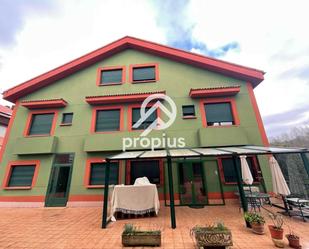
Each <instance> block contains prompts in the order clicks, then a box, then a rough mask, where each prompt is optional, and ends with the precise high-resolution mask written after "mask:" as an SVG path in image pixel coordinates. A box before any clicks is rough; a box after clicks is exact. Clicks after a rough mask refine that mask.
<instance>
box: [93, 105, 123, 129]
mask: <svg viewBox="0 0 309 249" xmlns="http://www.w3.org/2000/svg"><path fill="white" fill-rule="evenodd" d="M119 129H120V110H119V109H116V110H99V111H97V117H96V126H95V131H117V130H119Z"/></svg>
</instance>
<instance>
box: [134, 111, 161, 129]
mask: <svg viewBox="0 0 309 249" xmlns="http://www.w3.org/2000/svg"><path fill="white" fill-rule="evenodd" d="M150 108H151V107H146V108H145V109H146V110H145V112H147V111H149V110H150ZM140 118H141V108H133V109H132V126H133V125H134V124H135V123H137V121H138V120H139V119H140ZM156 119H157V112H156V111H154V112H153V113H151V114H150V115H149V116H148V118H147V119H146V120H144V122H143V123H141V125H140V126H139V127H138V128H132V129H135V130H142V129H146V128H147V127H148V126H149V125H151V124H152V123H153V121H155V120H156Z"/></svg>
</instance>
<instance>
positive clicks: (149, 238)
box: [122, 224, 161, 246]
mask: <svg viewBox="0 0 309 249" xmlns="http://www.w3.org/2000/svg"><path fill="white" fill-rule="evenodd" d="M122 244H123V245H124V246H160V245H161V231H160V230H147V231H142V230H139V229H138V228H137V227H135V226H133V224H125V225H124V229H123V232H122Z"/></svg>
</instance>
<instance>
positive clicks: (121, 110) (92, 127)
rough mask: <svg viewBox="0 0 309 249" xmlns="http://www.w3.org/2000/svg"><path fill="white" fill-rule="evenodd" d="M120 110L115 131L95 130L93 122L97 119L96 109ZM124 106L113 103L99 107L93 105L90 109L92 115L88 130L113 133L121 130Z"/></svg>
mask: <svg viewBox="0 0 309 249" xmlns="http://www.w3.org/2000/svg"><path fill="white" fill-rule="evenodd" d="M116 109H117V110H120V119H119V123H120V124H119V130H117V131H95V124H96V120H97V111H101V110H116ZM123 110H124V106H121V105H113V106H99V107H94V108H93V109H92V117H91V126H90V132H91V133H102V134H106V133H114V132H118V131H123V119H124V117H123V116H124V111H123Z"/></svg>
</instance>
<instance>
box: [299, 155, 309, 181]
mask: <svg viewBox="0 0 309 249" xmlns="http://www.w3.org/2000/svg"><path fill="white" fill-rule="evenodd" d="M300 156H301V159H302V160H303V164H304V166H305V169H306V171H307V174H308V176H309V160H308V157H307V156H306V153H300Z"/></svg>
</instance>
